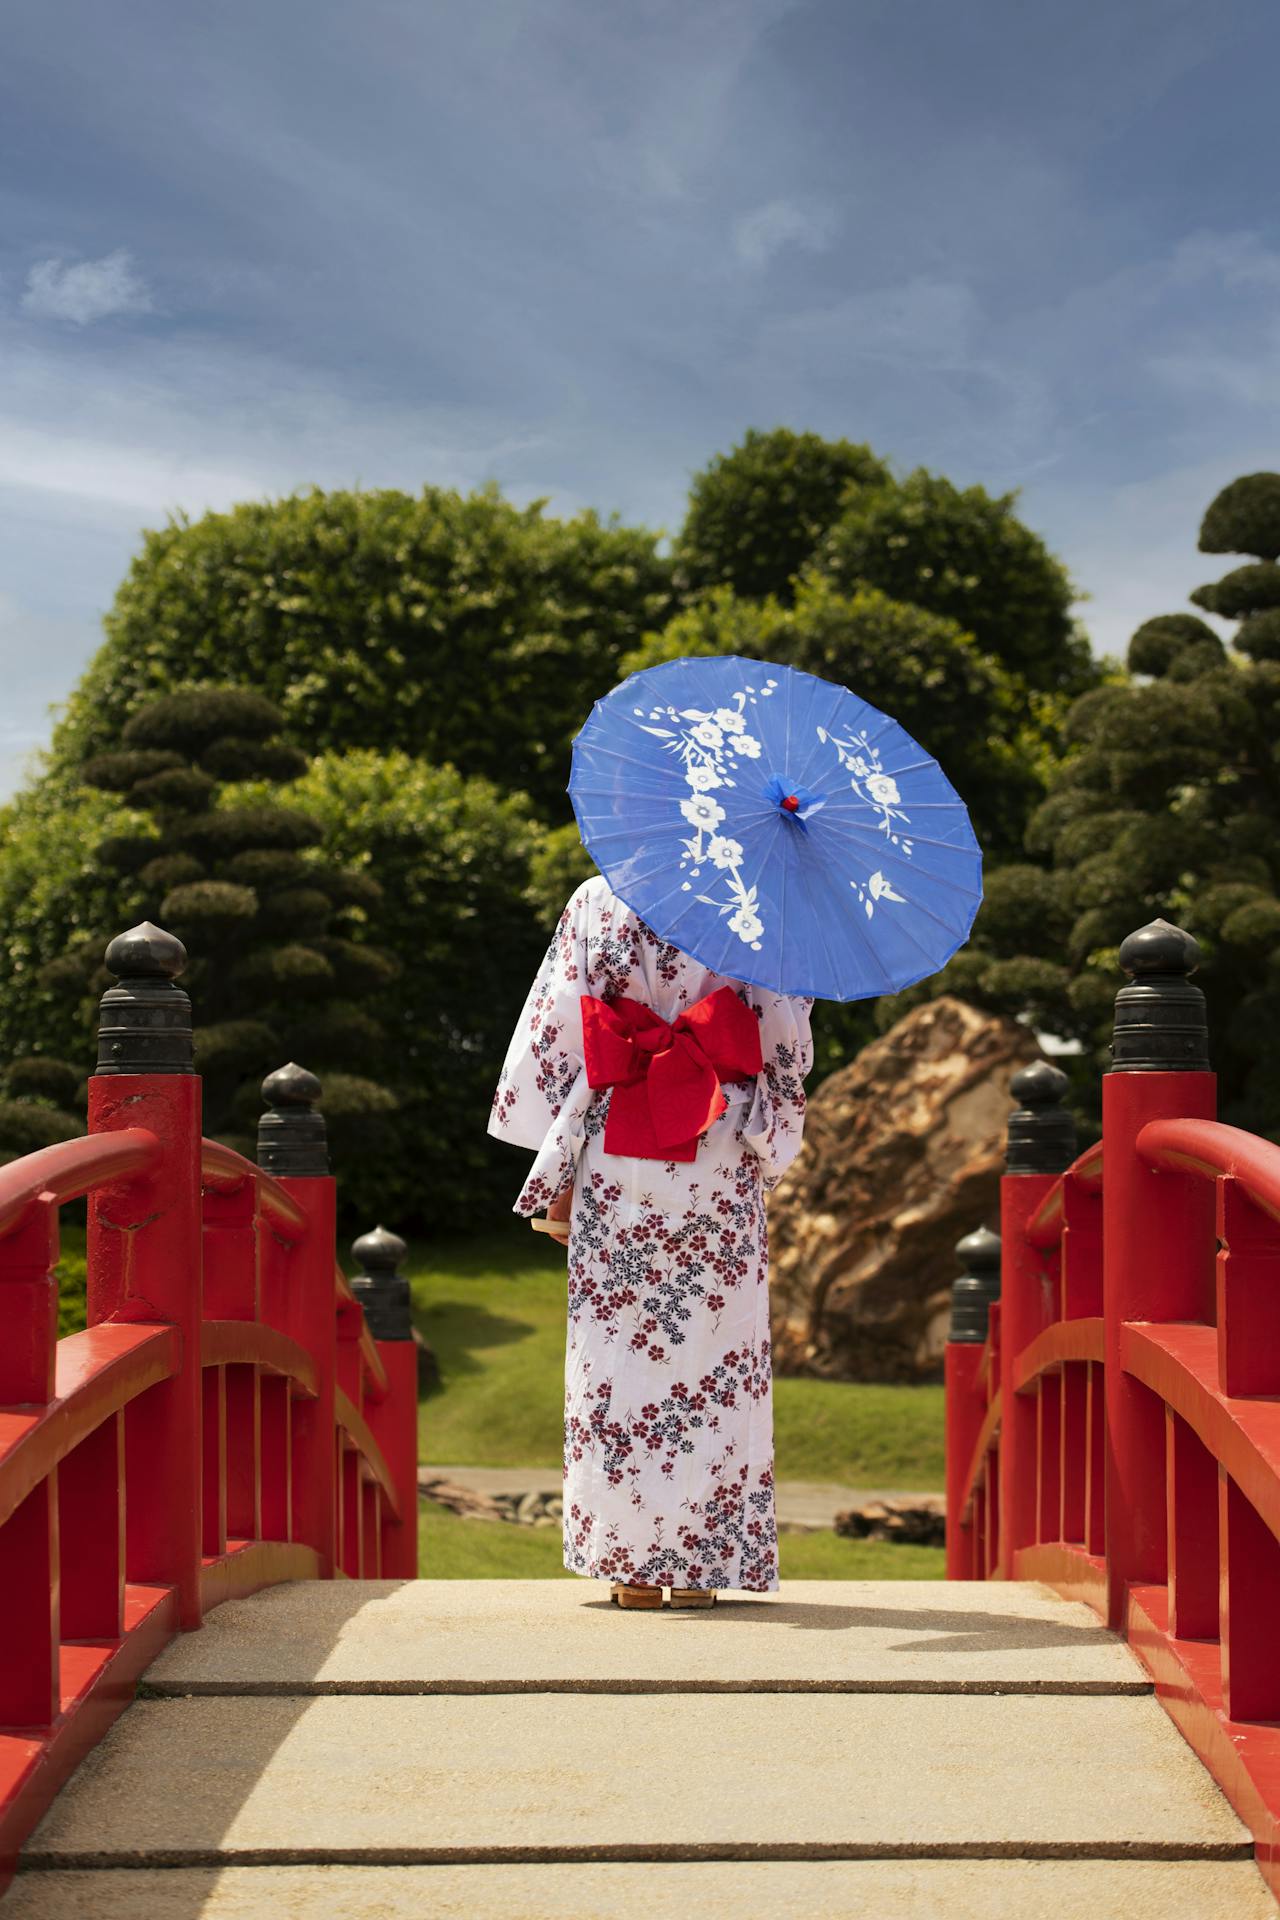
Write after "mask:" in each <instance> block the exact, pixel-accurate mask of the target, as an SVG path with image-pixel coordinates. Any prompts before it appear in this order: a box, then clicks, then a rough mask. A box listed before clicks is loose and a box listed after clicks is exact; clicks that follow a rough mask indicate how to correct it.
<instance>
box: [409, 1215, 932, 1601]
mask: <svg viewBox="0 0 1280 1920" xmlns="http://www.w3.org/2000/svg"><path fill="white" fill-rule="evenodd" d="M410 1274H411V1277H412V1281H413V1297H414V1306H415V1311H416V1316H417V1320H418V1324H419V1326H420V1327H421V1328H422V1331H423V1333H424V1334H425V1336H426V1338H427V1339H428V1340H429V1341H430V1342H431V1345H432V1346H433V1347H434V1349H435V1352H436V1358H437V1360H438V1361H439V1364H440V1373H441V1385H440V1387H439V1388H437V1389H436V1390H435V1391H434V1392H432V1393H431V1394H430V1395H429V1396H428V1397H427V1399H426V1400H425V1401H424V1403H423V1405H422V1408H421V1421H422V1426H421V1436H422V1437H421V1447H420V1452H421V1457H422V1458H423V1459H424V1460H428V1461H431V1462H435V1463H438V1464H440V1465H450V1466H476V1467H480V1466H496V1467H510V1466H521V1467H524V1466H529V1467H557V1466H559V1464H560V1458H561V1417H562V1405H563V1391H562V1384H561V1383H562V1379H563V1371H564V1327H565V1310H564V1297H565V1281H564V1255H563V1254H562V1253H560V1252H559V1251H558V1250H557V1249H556V1248H554V1247H549V1246H547V1245H546V1244H545V1243H544V1242H543V1241H542V1240H541V1239H540V1238H537V1239H535V1237H534V1235H533V1233H532V1232H531V1231H530V1230H529V1228H528V1227H527V1226H525V1225H524V1223H523V1222H520V1221H515V1220H513V1221H512V1222H511V1224H510V1225H509V1226H500V1227H498V1228H497V1229H495V1230H494V1231H492V1232H491V1233H489V1234H487V1235H486V1236H485V1237H484V1238H483V1239H480V1238H477V1239H473V1240H470V1241H468V1242H465V1243H461V1244H457V1245H444V1244H440V1243H437V1244H435V1245H432V1246H431V1247H429V1248H425V1249H415V1252H414V1255H413V1257H412V1259H411V1262H410ZM774 1435H775V1445H776V1462H775V1467H776V1472H777V1477H778V1478H779V1479H780V1480H839V1481H842V1482H843V1483H844V1484H845V1485H846V1486H864V1487H867V1486H881V1487H902V1488H922V1489H927V1490H929V1489H936V1488H939V1487H941V1486H942V1483H943V1465H942V1388H941V1387H937V1386H928V1387H882V1386H848V1385H842V1384H840V1383H838V1382H834V1381H827V1380H778V1381H775V1383H774ZM795 1538H797V1539H798V1538H799V1536H796V1537H795ZM842 1544H843V1543H842ZM889 1551H890V1552H892V1553H894V1554H897V1553H898V1552H900V1551H905V1550H904V1549H899V1548H897V1547H892V1548H890V1549H889ZM797 1577H799V1576H798V1575H797Z"/></svg>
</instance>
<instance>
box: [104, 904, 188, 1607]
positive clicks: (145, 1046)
mask: <svg viewBox="0 0 1280 1920" xmlns="http://www.w3.org/2000/svg"><path fill="white" fill-rule="evenodd" d="M186 962H187V954H186V949H185V947H184V946H183V944H182V942H181V941H180V940H177V939H175V938H174V936H173V935H172V934H170V933H165V932H164V931H163V930H162V929H161V928H159V927H156V926H153V925H152V924H151V923H150V921H144V922H143V923H142V925H141V926H137V927H133V928H132V929H131V930H130V931H129V932H128V933H122V934H119V935H118V936H117V937H116V939H114V940H113V941H112V942H111V944H110V946H109V947H108V948H107V952H106V964H107V967H108V969H109V970H110V972H111V973H113V974H114V975H115V977H116V981H117V984H116V985H115V986H114V987H109V988H108V989H107V991H106V993H105V994H104V995H103V997H102V1007H101V1014H100V1020H99V1028H98V1068H97V1072H96V1073H95V1074H94V1075H93V1076H92V1078H91V1079H90V1081H89V1131H90V1133H110V1132H114V1131H116V1130H118V1129H120V1128H122V1127H143V1128H146V1129H147V1130H148V1131H149V1132H151V1133H153V1134H155V1136H156V1138H157V1139H158V1140H159V1141H160V1143H161V1146H162V1148H163V1157H162V1158H161V1160H160V1162H159V1164H158V1165H157V1166H156V1167H155V1168H154V1170H153V1171H151V1172H149V1173H140V1174H133V1175H130V1176H129V1177H128V1178H125V1179H121V1180H116V1181H113V1182H112V1183H111V1184H110V1185H108V1186H104V1187H98V1188H96V1189H95V1190H94V1191H93V1192H92V1193H91V1194H90V1196H89V1230H88V1260H87V1266H88V1323H89V1325H90V1326H91V1327H94V1326H99V1325H101V1324H102V1323H103V1322H105V1321H111V1322H115V1323H120V1322H129V1321H165V1320H167V1321H169V1322H170V1324H171V1325H173V1326H174V1327H176V1328H177V1330H178V1335H179V1352H180V1360H179V1366H178V1371H177V1373H176V1374H174V1375H173V1376H172V1377H171V1378H170V1379H168V1380H166V1381H164V1382H162V1383H161V1384H159V1385H157V1386H154V1387H152V1388H151V1389H150V1391H149V1392H147V1393H145V1394H143V1395H141V1396H140V1397H139V1398H138V1399H137V1400H135V1401H133V1402H132V1403H131V1404H130V1405H129V1407H128V1408H127V1409H126V1411H125V1415H124V1448H125V1473H126V1478H127V1483H128V1488H129V1498H128V1501H127V1503H126V1513H125V1570H127V1576H126V1573H125V1572H122V1577H127V1578H128V1579H129V1580H130V1581H134V1582H141V1583H144V1584H147V1585H157V1586H172V1587H173V1588H175V1589H176V1592H177V1599H178V1617H179V1623H180V1624H181V1625H182V1626H183V1627H198V1626H199V1624H200V1618H201V1608H200V1563H201V1546H202V1531H203V1520H202V1494H203V1471H202V1453H201V1365H200V1328H201V1313H202V1294H203V1267H202V1261H203V1251H202V1239H201V1210H200V1184H201V1182H200V1136H201V1101H200V1093H201V1087H200V1080H199V1078H198V1077H197V1075H196V1072H195V1066H194V1061H193V1047H192V1033H191V1002H190V1000H188V998H187V996H186V994H185V993H184V992H183V991H182V989H181V988H180V987H178V986H176V985H175V984H174V983H175V981H176V979H177V977H178V975H179V974H180V973H181V972H182V970H183V968H184V967H185V965H186ZM105 1464H106V1466H107V1468H108V1472H107V1473H106V1475H105V1476H104V1485H103V1489H102V1497H103V1498H104V1499H105V1498H107V1497H110V1498H113V1499H114V1498H115V1493H114V1491H113V1492H112V1493H111V1494H110V1496H108V1493H107V1483H108V1482H110V1481H111V1473H110V1471H109V1469H110V1466H111V1462H110V1460H106V1462H105ZM112 1484H113V1485H114V1483H112ZM116 1630H117V1631H119V1630H120V1629H119V1627H118V1626H117V1629H116ZM98 1631H99V1633H100V1634H103V1635H106V1634H109V1632H110V1627H109V1624H103V1625H101V1626H100V1627H99V1629H98Z"/></svg>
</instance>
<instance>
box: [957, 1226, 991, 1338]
mask: <svg viewBox="0 0 1280 1920" xmlns="http://www.w3.org/2000/svg"><path fill="white" fill-rule="evenodd" d="M956 1259H957V1260H958V1261H959V1262H960V1266H961V1275H960V1278H959V1279H958V1280H957V1281H956V1283H955V1285H954V1286H953V1287H952V1289H951V1330H950V1332H949V1333H948V1335H947V1339H948V1340H949V1341H958V1342H959V1343H960V1344H961V1345H962V1346H981V1345H982V1343H983V1341H984V1340H985V1339H986V1337H987V1309H988V1307H989V1306H990V1305H991V1302H992V1301H993V1300H998V1299H999V1298H1000V1235H999V1234H998V1233H992V1232H991V1230H990V1228H988V1227H979V1228H978V1230H977V1232H976V1233H966V1235H965V1236H964V1239H963V1240H957V1242H956Z"/></svg>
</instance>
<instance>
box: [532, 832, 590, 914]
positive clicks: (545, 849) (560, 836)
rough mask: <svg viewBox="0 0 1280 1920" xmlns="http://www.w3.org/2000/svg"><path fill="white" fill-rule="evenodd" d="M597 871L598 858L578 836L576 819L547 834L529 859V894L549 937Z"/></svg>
mask: <svg viewBox="0 0 1280 1920" xmlns="http://www.w3.org/2000/svg"><path fill="white" fill-rule="evenodd" d="M595 871H596V864H595V861H594V860H593V859H592V858H591V855H590V854H589V853H588V852H587V850H586V848H585V847H584V846H583V844H582V842H581V840H580V839H579V838H578V829H577V826H576V824H574V823H573V822H572V821H571V822H570V824H569V825H568V826H566V827H551V828H549V829H548V830H547V832H546V833H545V834H543V836H542V838H541V839H540V841H539V842H538V844H537V845H536V846H535V848H534V850H533V856H532V858H531V860H530V862H529V888H528V897H529V901H530V904H531V905H532V907H533V909H534V911H535V913H536V914H537V916H538V921H539V924H540V925H541V926H542V927H544V928H545V929H546V933H547V937H548V939H549V938H550V936H551V931H552V929H553V928H554V926H555V924H556V921H557V920H558V919H559V918H560V915H561V913H562V912H563V911H564V903H565V901H566V900H567V899H568V898H569V897H570V895H571V894H573V893H575V892H576V891H577V889H578V888H579V887H580V886H581V885H582V882H583V881H584V880H589V879H590V878H591V876H592V874H593V873H595Z"/></svg>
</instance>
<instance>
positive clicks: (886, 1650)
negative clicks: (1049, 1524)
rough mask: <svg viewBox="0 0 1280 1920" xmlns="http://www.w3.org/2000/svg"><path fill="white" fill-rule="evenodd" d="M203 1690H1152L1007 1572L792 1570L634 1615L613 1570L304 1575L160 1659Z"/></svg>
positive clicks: (229, 1612)
mask: <svg viewBox="0 0 1280 1920" xmlns="http://www.w3.org/2000/svg"><path fill="white" fill-rule="evenodd" d="M145 1684H146V1687H147V1688H148V1689H158V1690H160V1691H162V1692H170V1693H194V1692H197V1691H205V1692H221V1691H235V1692H242V1693H243V1692H253V1691H259V1692H266V1693H270V1692H308V1691H311V1692H340V1691H347V1692H357V1693H359V1692H363V1693H368V1692H374V1691H377V1692H387V1693H394V1692H421V1693H431V1692H436V1693H450V1692H452V1693H462V1692H505V1693H513V1692H521V1691H533V1692H544V1691H547V1690H550V1689H557V1688H563V1689H566V1690H572V1691H575V1692H611V1693H625V1692H664V1691H671V1692H676V1691H681V1690H684V1691H697V1692H706V1691H713V1692H715V1691H748V1690H750V1691H753V1692H759V1691H762V1690H767V1691H821V1692H841V1691H844V1692H851V1691H861V1692H947V1693H963V1692H984V1691H985V1692H989V1693H990V1692H998V1693H1006V1692H1044V1693H1125V1692H1129V1693H1146V1692H1149V1691H1150V1681H1149V1679H1148V1677H1147V1675H1146V1674H1145V1672H1144V1671H1143V1669H1142V1668H1141V1667H1140V1666H1139V1664H1138V1662H1137V1661H1136V1660H1135V1659H1134V1657H1133V1655H1132V1654H1131V1653H1130V1652H1129V1650H1128V1649H1127V1648H1126V1647H1125V1646H1124V1645H1123V1644H1122V1643H1121V1642H1120V1641H1119V1640H1118V1639H1116V1638H1115V1636H1114V1635H1112V1634H1109V1633H1108V1632H1106V1630H1105V1629H1104V1628H1102V1627H1100V1626H1099V1625H1098V1621H1097V1618H1096V1616H1095V1615H1094V1614H1092V1613H1091V1612H1090V1611H1089V1609H1088V1608H1087V1607H1085V1606H1082V1605H1080V1604H1078V1603H1075V1602H1069V1601H1063V1600H1060V1599H1058V1598H1057V1597H1056V1595H1054V1594H1052V1593H1051V1592H1050V1591H1049V1589H1048V1588H1047V1587H1041V1586H1037V1585H1034V1584H1032V1583H1030V1582H1019V1583H1016V1584H1014V1583H1010V1584H1008V1585H1004V1584H1002V1583H1000V1582H998V1581H990V1582H965V1581H923V1580H882V1581H843V1580H841V1581H836V1580H792V1581H787V1582H785V1583H784V1585H783V1589H782V1592H781V1593H780V1594H773V1595H766V1596H760V1597H751V1596H747V1595H732V1596H729V1597H728V1598H725V1599H722V1600H721V1601H720V1602H719V1604H718V1605H717V1606H716V1607H715V1609H714V1610H713V1611H710V1612H697V1613H695V1612H681V1611H673V1610H672V1609H671V1608H669V1607H668V1608H664V1609H663V1611H662V1612H661V1613H625V1614H624V1613H621V1612H620V1611H619V1610H618V1608H616V1607H612V1606H610V1605H609V1601H608V1590H607V1587H606V1586H605V1585H604V1584H603V1583H601V1582H597V1581H585V1580H575V1581H550V1580H419V1581H406V1582H396V1581H364V1582H361V1583H360V1584H359V1585H358V1586H357V1585H355V1584H354V1583H349V1582H344V1581H338V1582H329V1581H300V1582H298V1583H297V1584H295V1585H292V1586H284V1587H274V1588H270V1589H268V1590H266V1591H264V1592H263V1593H260V1594H256V1595H254V1596H253V1597H252V1598H251V1599H248V1600H241V1601H238V1602H237V1603H236V1604H235V1605H234V1606H227V1607H221V1608H219V1609H218V1610H217V1611H216V1612H215V1613H213V1614H212V1615H211V1616H210V1618H209V1619H208V1621H207V1622H206V1623H205V1626H204V1627H203V1629H202V1630H201V1631H200V1632H199V1633H193V1634H187V1635H184V1636H183V1637H182V1638H181V1639H179V1640H177V1641H175V1642H174V1643H173V1644H172V1645H171V1646H170V1647H169V1648H167V1649H166V1651H165V1652H164V1653H163V1654H162V1655H161V1656H160V1658H159V1659H158V1660H157V1661H156V1662H155V1664H154V1665H153V1666H152V1667H151V1668H150V1670H149V1672H148V1674H147V1677H146V1682H145Z"/></svg>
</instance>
